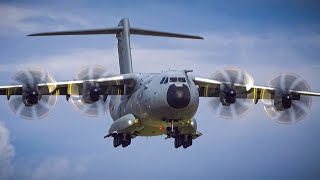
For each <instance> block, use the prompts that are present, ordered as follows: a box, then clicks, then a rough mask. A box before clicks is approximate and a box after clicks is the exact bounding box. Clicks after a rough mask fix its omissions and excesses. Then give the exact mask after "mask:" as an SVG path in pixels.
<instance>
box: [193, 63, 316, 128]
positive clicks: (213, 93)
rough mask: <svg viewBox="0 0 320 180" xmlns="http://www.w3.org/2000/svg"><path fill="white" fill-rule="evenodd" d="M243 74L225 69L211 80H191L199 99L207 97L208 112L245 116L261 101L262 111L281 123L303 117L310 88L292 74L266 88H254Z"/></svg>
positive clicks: (269, 84) (194, 78) (275, 78)
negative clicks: (209, 110) (208, 98)
mask: <svg viewBox="0 0 320 180" xmlns="http://www.w3.org/2000/svg"><path fill="white" fill-rule="evenodd" d="M250 79H252V78H251V76H249V75H247V74H246V73H245V72H243V71H240V70H235V69H227V70H225V71H223V72H222V71H220V72H218V73H217V74H215V75H214V76H213V77H212V79H211V78H210V79H207V78H199V77H193V81H194V83H195V84H196V85H198V86H199V89H198V90H199V96H200V97H217V98H214V99H213V98H210V102H209V105H210V107H211V109H213V110H214V111H215V112H217V113H218V114H219V115H221V116H223V117H226V118H233V117H238V116H241V115H243V114H245V113H246V112H247V111H248V110H249V109H250V107H251V104H256V103H257V102H258V101H259V100H260V99H261V100H262V102H263V104H264V110H265V111H266V113H267V114H268V115H269V116H271V117H272V118H274V119H276V120H277V121H278V122H281V123H291V122H293V121H298V120H300V119H302V117H304V116H305V115H306V113H307V111H308V109H309V107H310V105H311V99H310V97H311V96H320V93H317V92H311V89H310V87H309V85H308V84H307V83H306V81H304V80H303V79H301V78H300V77H299V76H297V75H294V74H280V75H278V76H275V77H274V78H273V79H272V80H271V81H270V82H269V83H268V84H267V86H255V85H253V79H252V80H250Z"/></svg>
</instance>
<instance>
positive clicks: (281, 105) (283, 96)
mask: <svg viewBox="0 0 320 180" xmlns="http://www.w3.org/2000/svg"><path fill="white" fill-rule="evenodd" d="M295 99H297V98H294V96H293V95H292V94H291V93H290V92H289V91H285V92H281V91H277V90H276V92H275V95H274V97H273V100H274V102H273V105H274V107H275V108H276V109H277V110H278V111H284V110H286V109H289V108H291V106H292V100H295Z"/></svg>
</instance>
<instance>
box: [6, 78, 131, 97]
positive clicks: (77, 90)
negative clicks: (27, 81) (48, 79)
mask: <svg viewBox="0 0 320 180" xmlns="http://www.w3.org/2000/svg"><path fill="white" fill-rule="evenodd" d="M91 82H94V83H98V84H99V87H100V88H101V89H102V92H103V94H102V95H123V94H124V85H129V86H133V85H134V84H135V80H134V79H133V78H132V77H131V76H130V75H119V76H113V77H105V78H99V79H90V80H74V81H64V82H54V83H44V84H37V86H38V89H39V92H40V94H41V95H53V94H58V95H66V96H69V97H70V96H71V95H82V93H83V86H84V85H85V84H86V83H91ZM22 87H23V85H22V84H21V85H9V86H0V95H7V98H8V99H9V98H10V96H11V95H22V91H23V89H22Z"/></svg>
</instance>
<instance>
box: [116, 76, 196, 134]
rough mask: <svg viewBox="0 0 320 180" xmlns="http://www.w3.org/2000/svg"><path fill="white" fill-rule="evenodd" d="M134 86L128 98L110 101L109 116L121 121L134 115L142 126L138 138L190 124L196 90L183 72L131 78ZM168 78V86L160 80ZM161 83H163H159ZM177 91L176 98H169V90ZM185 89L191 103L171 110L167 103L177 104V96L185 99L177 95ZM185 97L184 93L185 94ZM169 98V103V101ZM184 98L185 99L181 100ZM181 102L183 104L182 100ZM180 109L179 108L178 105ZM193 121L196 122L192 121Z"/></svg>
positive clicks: (185, 103)
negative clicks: (167, 128)
mask: <svg viewBox="0 0 320 180" xmlns="http://www.w3.org/2000/svg"><path fill="white" fill-rule="evenodd" d="M131 75H132V77H133V78H134V79H135V81H136V82H137V83H136V84H135V85H134V86H133V87H132V88H131V90H130V92H128V94H127V95H123V96H114V97H112V98H111V101H110V104H111V106H112V107H111V110H110V115H111V117H112V119H113V120H114V121H115V120H117V119H119V118H120V117H122V116H124V115H127V114H133V115H134V116H135V117H136V118H137V119H138V120H139V122H140V123H141V124H142V125H143V126H144V129H143V130H142V131H141V134H139V135H140V136H154V135H162V134H165V132H166V131H165V128H166V127H170V126H171V125H172V124H171V121H174V122H175V123H176V124H175V126H177V127H179V126H180V127H185V124H186V123H190V122H191V121H192V118H193V116H194V115H195V113H196V111H197V109H198V105H199V92H198V88H197V86H196V85H195V84H194V82H193V81H192V80H191V79H188V78H189V77H188V76H187V74H186V73H185V72H184V71H167V72H163V73H158V74H149V73H148V74H143V73H134V74H131ZM164 78H168V79H167V82H166V81H165V80H163V79H164ZM170 78H184V79H185V82H179V81H176V82H170ZM161 81H162V83H161ZM170 86H171V91H172V88H173V89H174V90H173V91H175V89H177V90H178V92H177V93H175V92H174V93H175V94H177V96H178V97H177V98H178V99H172V98H175V97H171V96H170V95H169V93H168V92H169V88H170ZM182 87H184V88H185V91H189V92H190V96H189V97H190V100H189V101H188V100H184V101H187V102H182V103H184V104H183V105H182V106H179V107H176V106H175V107H172V105H170V104H169V103H168V101H169V102H170V100H171V99H172V101H179V100H180V99H179V96H181V97H182V96H186V95H185V94H179V93H181V92H182V91H181V92H180V91H179V88H182ZM186 93H187V92H186ZM170 98H171V99H170ZM182 98H184V97H182ZM182 101H183V100H182ZM178 105H179V104H178ZM194 121H195V120H194Z"/></svg>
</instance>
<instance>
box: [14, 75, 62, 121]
mask: <svg viewBox="0 0 320 180" xmlns="http://www.w3.org/2000/svg"><path fill="white" fill-rule="evenodd" d="M55 82H56V81H55V79H54V78H53V76H52V75H50V74H49V73H48V72H44V71H42V70H39V69H26V70H23V71H20V72H18V73H17V74H16V75H15V76H14V77H13V78H12V79H11V84H12V85H22V92H21V94H22V95H14V94H12V95H10V96H9V98H8V103H9V105H10V107H11V109H12V110H13V112H15V114H17V115H19V116H20V117H22V118H25V119H30V120H33V119H41V118H43V117H45V116H47V115H48V114H49V113H50V112H51V110H52V108H53V107H54V106H55V104H56V103H57V100H58V97H57V95H58V93H59V92H58V91H57V92H56V91H55V89H56V87H55V85H54V83H55ZM45 83H50V84H51V85H47V86H41V87H39V86H38V84H45ZM42 94H51V95H42Z"/></svg>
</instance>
